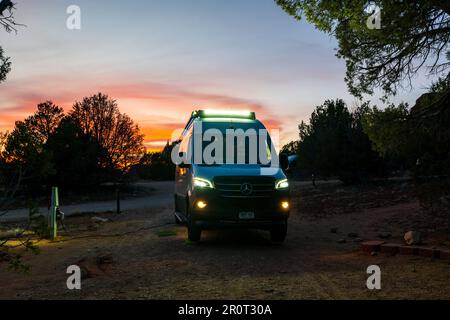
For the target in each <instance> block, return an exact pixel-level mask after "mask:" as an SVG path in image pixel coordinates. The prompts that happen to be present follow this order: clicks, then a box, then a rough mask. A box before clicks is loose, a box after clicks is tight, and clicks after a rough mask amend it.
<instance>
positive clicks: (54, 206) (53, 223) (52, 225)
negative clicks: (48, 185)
mask: <svg viewBox="0 0 450 320" xmlns="http://www.w3.org/2000/svg"><path fill="white" fill-rule="evenodd" d="M58 208H59V196H58V187H53V188H52V200H51V206H50V218H49V231H50V239H52V240H54V239H56V236H57V233H58V230H57V229H58V228H57V226H58V225H57V220H56V213H57V212H58Z"/></svg>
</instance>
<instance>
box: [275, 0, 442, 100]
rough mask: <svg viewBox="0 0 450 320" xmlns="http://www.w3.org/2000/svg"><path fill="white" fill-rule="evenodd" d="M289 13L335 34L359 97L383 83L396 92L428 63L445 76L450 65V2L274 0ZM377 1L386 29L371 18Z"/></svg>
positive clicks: (389, 92)
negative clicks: (370, 23) (371, 22)
mask: <svg viewBox="0 0 450 320" xmlns="http://www.w3.org/2000/svg"><path fill="white" fill-rule="evenodd" d="M275 1H276V3H278V4H279V5H280V6H281V7H282V8H283V9H284V10H285V11H286V12H287V13H289V14H290V15H292V16H294V17H295V18H297V19H300V18H301V17H305V18H306V20H307V21H308V22H310V23H312V24H314V25H315V26H316V28H318V29H319V30H321V31H324V32H326V33H329V34H331V35H334V36H335V37H336V38H337V40H338V43H339V48H338V51H337V56H338V57H339V58H342V59H344V60H345V62H346V65H347V75H346V79H345V80H346V82H347V85H348V87H349V90H350V92H351V93H352V94H353V95H355V96H358V97H360V96H361V94H365V93H367V94H372V93H373V91H374V89H378V88H381V89H382V90H383V91H384V92H385V96H386V97H387V96H389V95H392V94H395V93H396V92H397V91H398V88H399V87H404V86H405V84H407V85H408V86H411V79H412V77H413V76H414V75H415V74H416V73H417V72H418V71H419V70H420V69H421V68H422V67H424V66H428V68H429V69H428V70H429V73H430V74H438V73H443V74H444V75H446V73H447V70H448V69H449V67H450V59H449V54H450V53H449V40H450V2H449V1H442V0H432V1H430V0H418V1H391V0H376V1H367V0H358V1H354V0H344V1H335V0H275ZM373 5H377V6H378V7H379V8H380V10H381V30H377V29H370V28H368V27H367V25H366V22H367V20H368V18H369V16H371V15H372V13H373V11H371V8H372V7H373Z"/></svg>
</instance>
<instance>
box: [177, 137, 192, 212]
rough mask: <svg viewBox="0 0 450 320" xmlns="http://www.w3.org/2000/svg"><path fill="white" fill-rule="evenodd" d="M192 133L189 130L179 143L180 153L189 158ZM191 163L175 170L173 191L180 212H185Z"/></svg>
mask: <svg viewBox="0 0 450 320" xmlns="http://www.w3.org/2000/svg"><path fill="white" fill-rule="evenodd" d="M191 137H192V133H191V132H189V133H188V134H187V135H186V136H185V137H184V139H183V140H182V141H181V144H180V150H179V152H180V153H183V154H186V155H188V158H190V154H191V153H190V148H189V146H190V144H191V140H192V139H191ZM191 173H192V165H190V166H187V167H186V166H183V167H182V166H179V165H178V166H177V168H176V172H175V193H176V195H175V196H176V200H175V201H176V202H177V203H176V206H177V209H178V210H179V211H181V213H184V214H186V212H187V211H186V209H187V208H186V199H187V195H188V189H189V183H190V179H191Z"/></svg>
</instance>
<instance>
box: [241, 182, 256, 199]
mask: <svg viewBox="0 0 450 320" xmlns="http://www.w3.org/2000/svg"><path fill="white" fill-rule="evenodd" d="M241 193H242V194H243V195H244V196H249V195H251V194H252V193H253V186H252V185H251V184H250V183H243V184H242V185H241Z"/></svg>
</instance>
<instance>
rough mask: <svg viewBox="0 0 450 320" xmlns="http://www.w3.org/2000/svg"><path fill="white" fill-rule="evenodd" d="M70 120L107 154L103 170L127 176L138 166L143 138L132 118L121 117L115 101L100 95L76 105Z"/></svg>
mask: <svg viewBox="0 0 450 320" xmlns="http://www.w3.org/2000/svg"><path fill="white" fill-rule="evenodd" d="M69 116H70V117H71V118H72V120H73V121H74V123H76V124H77V125H78V126H79V127H80V128H81V130H82V132H83V133H84V134H89V135H91V136H92V137H94V139H96V141H97V142H98V144H99V145H100V146H101V147H102V148H103V149H104V150H106V152H107V154H106V157H104V158H103V159H102V166H104V167H109V168H113V169H119V170H121V171H123V172H126V171H127V170H128V169H129V168H130V167H131V166H132V165H134V164H137V163H138V162H139V159H140V156H141V155H142V153H143V151H144V147H143V140H144V136H143V135H141V134H140V132H139V127H138V125H137V124H135V123H134V122H133V120H132V119H131V118H130V117H129V116H127V115H126V114H122V113H120V111H119V108H118V106H117V103H116V101H115V100H112V99H110V98H109V97H108V96H107V95H105V94H102V93H98V94H96V95H94V96H92V97H87V98H84V99H83V101H81V102H77V103H75V104H74V106H73V109H72V111H71V112H70V113H69Z"/></svg>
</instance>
